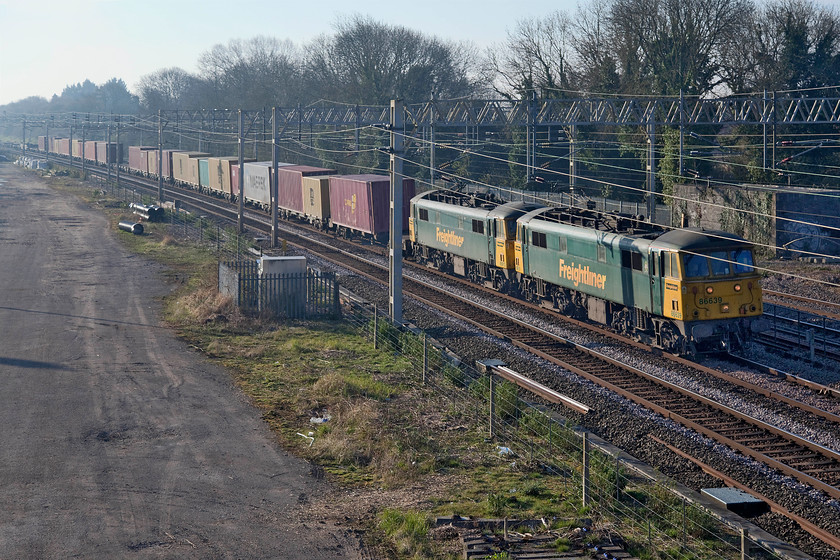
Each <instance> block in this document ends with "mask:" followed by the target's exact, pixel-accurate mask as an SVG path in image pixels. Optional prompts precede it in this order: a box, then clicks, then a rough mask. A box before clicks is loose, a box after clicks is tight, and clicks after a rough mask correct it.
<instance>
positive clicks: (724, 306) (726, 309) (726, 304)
mask: <svg viewBox="0 0 840 560" xmlns="http://www.w3.org/2000/svg"><path fill="white" fill-rule="evenodd" d="M720 310H721V311H723V312H724V313H729V304H728V303H724V304H723V305H721V306H720Z"/></svg>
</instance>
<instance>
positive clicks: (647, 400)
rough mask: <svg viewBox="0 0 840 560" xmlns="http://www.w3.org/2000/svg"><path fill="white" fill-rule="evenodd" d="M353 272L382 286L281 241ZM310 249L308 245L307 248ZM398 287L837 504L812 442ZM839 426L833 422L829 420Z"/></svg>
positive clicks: (379, 273) (382, 270)
mask: <svg viewBox="0 0 840 560" xmlns="http://www.w3.org/2000/svg"><path fill="white" fill-rule="evenodd" d="M285 237H286V239H287V240H288V241H289V242H290V243H292V244H296V245H300V246H302V247H305V248H306V249H307V250H309V251H313V252H315V253H316V254H318V255H319V256H321V257H322V258H325V259H327V260H330V261H332V262H336V263H337V264H339V265H341V266H342V267H345V268H348V269H350V270H352V271H353V272H355V273H357V274H360V275H362V276H365V277H367V278H370V279H372V280H375V281H376V282H379V283H381V284H383V285H387V282H388V272H387V268H386V267H385V266H384V265H380V264H376V263H373V262H370V261H366V260H360V257H359V256H358V255H354V254H351V253H350V252H349V251H345V250H341V249H339V248H336V247H335V246H333V245H330V244H325V243H324V244H322V243H320V242H313V241H312V240H311V239H300V238H299V239H295V238H293V236H291V237H292V238H291V239H290V238H289V237H290V236H285ZM313 243H314V245H313ZM403 289H404V290H405V291H406V292H407V293H409V294H410V295H411V296H412V297H414V298H416V299H417V300H419V301H421V302H423V303H424V304H426V305H428V306H430V307H433V308H435V309H438V310H440V311H441V312H443V313H446V314H448V315H450V316H454V317H456V318H458V319H460V320H462V321H465V322H467V323H469V324H471V325H473V326H475V327H476V328H478V329H480V330H482V331H484V332H486V333H488V334H491V335H493V336H496V337H498V338H501V339H503V340H506V341H508V342H510V343H511V344H514V345H515V346H518V347H520V348H522V349H523V350H526V351H528V352H530V353H532V354H535V355H538V356H540V357H542V358H544V359H546V360H547V361H549V362H551V363H553V364H555V365H558V366H560V367H562V368H564V369H567V370H569V371H571V372H573V373H575V374H577V375H580V376H582V377H584V378H586V379H589V380H590V381H592V382H594V383H596V384H597V385H600V386H602V387H605V388H607V389H610V390H612V391H614V392H616V393H618V394H620V395H622V396H624V397H625V398H627V399H629V400H631V401H633V402H636V403H637V404H641V405H642V406H644V407H646V408H648V409H650V410H653V411H654V412H657V413H659V414H661V415H663V416H665V417H666V418H670V419H672V420H675V421H676V422H678V423H680V424H682V425H684V426H686V427H688V428H690V429H693V430H695V431H697V432H699V433H702V434H704V435H706V436H708V437H710V438H712V439H713V440H715V441H718V442H720V443H723V444H725V445H728V446H729V447H730V448H732V449H735V450H737V451H740V452H741V453H743V454H745V455H747V456H750V457H752V458H754V459H756V460H758V461H760V462H763V463H765V464H767V465H769V466H771V467H773V468H775V469H777V470H779V471H781V472H784V473H785V474H788V475H790V476H793V477H794V478H797V479H798V480H800V481H801V482H804V483H806V484H808V485H810V486H812V487H814V488H817V489H819V490H821V491H823V492H825V493H826V494H827V495H829V496H831V497H834V498H838V499H840V453H838V452H836V451H833V450H831V449H828V448H825V447H823V446H820V445H817V444H815V443H812V442H810V441H808V440H806V439H804V438H801V437H798V436H795V435H793V434H790V433H788V432H785V431H784V430H781V429H779V428H776V427H775V426H772V425H770V424H768V423H766V422H763V421H761V420H758V419H755V418H752V417H750V416H748V415H746V414H743V413H741V412H739V411H737V410H733V409H731V408H729V407H727V406H724V405H722V404H719V403H717V402H715V401H713V400H711V399H708V398H706V397H703V396H702V395H699V394H697V393H694V392H691V391H688V390H686V389H684V388H682V387H679V386H677V385H675V384H672V383H669V382H667V381H664V380H662V379H659V378H657V377H655V376H653V375H651V374H648V373H645V372H643V371H641V370H638V369H636V368H633V367H630V366H628V365H626V364H622V363H619V362H618V361H616V360H613V359H612V358H609V357H608V356H606V355H604V354H600V353H598V352H596V351H594V350H591V349H588V348H586V347H584V346H581V345H579V344H576V343H573V342H571V341H569V340H567V339H563V338H561V337H559V336H556V335H553V334H551V333H548V332H547V331H544V330H542V329H539V328H537V327H534V326H532V325H528V324H526V323H524V322H522V321H518V320H516V319H513V318H511V317H510V316H508V315H505V314H503V313H499V312H497V311H494V310H492V309H490V308H489V307H487V306H484V305H482V304H479V303H476V302H473V301H470V300H467V299H465V298H462V297H459V296H457V295H454V294H450V293H446V292H444V291H441V290H440V289H438V288H436V287H433V286H430V285H428V284H425V283H423V282H419V281H417V280H412V279H408V278H406V279H404V280H403ZM830 416H831V420H832V421H833V422H836V423H838V425H840V418H838V417H836V416H834V415H830Z"/></svg>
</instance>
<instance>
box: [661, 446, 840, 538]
mask: <svg viewBox="0 0 840 560" xmlns="http://www.w3.org/2000/svg"><path fill="white" fill-rule="evenodd" d="M648 437H649V438H650V439H651V440H653V441H655V442H656V443H658V444H660V445H662V446H664V447H666V448H667V449H669V450H670V451H671V452H673V453H674V454H676V455H677V456H679V457H682V458H683V459H687V460H688V461H691V462H692V463H694V464H695V465H697V466H698V467H700V469H702V471H703V472H705V473H706V474H708V475H710V476H713V477H715V478H717V479H719V480H722V481H723V482H724V483H725V484H727V485H728V486H732V487H734V488H737V489H738V490H742V491H744V492H746V493H748V494H750V495H752V496H754V497H756V498H758V499H759V500H762V501H764V502H765V503H766V504H767V505H768V506H770V510H771V511H774V512H776V513H778V514H781V515H784V516H785V517H787V518H788V519H790V520H791V521H794V522H796V523H797V524H798V525H799V526H800V527H802V529H803V530H804V531H806V532H808V533H810V534H811V535H813V536H814V537H816V538H818V539H820V540H821V541H822V542H824V543H825V544H827V545H829V546H832V547H834V548H836V549H838V550H840V537H838V536H837V535H835V534H834V533H830V532H828V531H826V530H825V529H822V528H821V527H818V526H816V525H815V524H813V523H811V522H810V521H808V520H807V519H805V518H804V517H802V516H801V515H797V514H795V513H793V512H792V511H790V510H789V509H787V508H785V507H784V506H782V505H780V504H779V503H777V502H774V501H773V500H771V499H770V498H768V497H767V496H765V495H764V494H762V493H760V492H757V491H756V490H753V489H752V488H750V487H749V486H747V485H745V484H741V483H740V482H738V481H737V480H735V479H734V478H732V477H730V476H727V475H726V474H724V473H722V472H721V471H719V470H717V469H715V468H714V467H712V466H711V465H708V464H706V463H704V462H703V461H701V460H700V459H698V458H696V457H694V456H692V455H689V454H688V453H686V452H685V451H683V450H681V449H679V448H678V447H675V446H673V445H671V444H669V443H668V442H666V441H663V440H661V439H659V438H658V437H656V436H654V435H653V434H648Z"/></svg>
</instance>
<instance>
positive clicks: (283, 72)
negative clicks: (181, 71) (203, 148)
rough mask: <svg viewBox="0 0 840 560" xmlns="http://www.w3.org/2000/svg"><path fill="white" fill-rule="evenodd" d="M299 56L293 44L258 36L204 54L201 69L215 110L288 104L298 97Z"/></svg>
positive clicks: (234, 41)
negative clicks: (217, 108) (224, 107)
mask: <svg viewBox="0 0 840 560" xmlns="http://www.w3.org/2000/svg"><path fill="white" fill-rule="evenodd" d="M299 59H300V56H299V54H298V50H297V48H296V47H295V45H294V43H292V42H291V41H289V40H285V41H281V40H279V39H276V38H273V37H264V36H257V37H253V38H251V39H248V40H246V41H242V40H236V39H235V40H232V41H230V42H229V43H228V44H227V45H220V44H219V45H215V46H213V48H211V49H210V50H209V51H207V52H205V53H203V54H202V55H201V57H200V58H199V61H198V67H199V71H200V74H201V76H202V77H203V78H204V80H205V83H206V84H207V85H208V86H209V87H208V91H206V92H204V97H205V98H206V99H207V101H208V102H209V103H210V104H211V105H213V106H215V107H223V106H227V107H244V108H258V107H270V106H274V105H280V106H282V105H288V104H290V103H292V102H293V101H296V100H297V98H298V96H299V93H300V92H299V84H300V60H299Z"/></svg>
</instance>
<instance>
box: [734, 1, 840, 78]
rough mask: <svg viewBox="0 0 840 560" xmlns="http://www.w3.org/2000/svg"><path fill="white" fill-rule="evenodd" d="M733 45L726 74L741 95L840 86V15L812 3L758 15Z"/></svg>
mask: <svg viewBox="0 0 840 560" xmlns="http://www.w3.org/2000/svg"><path fill="white" fill-rule="evenodd" d="M744 30H745V32H744V34H743V36H742V37H741V38H740V40H739V41H738V42H737V43H733V44H731V45H729V49H728V51H727V54H728V56H727V57H726V63H725V64H724V74H725V76H726V78H727V82H728V84H729V86H730V88H731V89H732V90H733V91H735V92H746V91H761V90H792V89H801V88H813V87H820V86H828V85H837V84H838V83H840V15H838V14H837V12H836V11H834V10H830V9H828V8H824V7H821V6H818V5H816V4H815V3H814V2H810V1H807V0H778V1H775V2H772V3H770V4H767V5H765V6H763V7H762V8H761V9H757V10H754V11H753V12H752V14H751V18H750V20H749V21H748V24H747V25H745V26H744Z"/></svg>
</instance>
